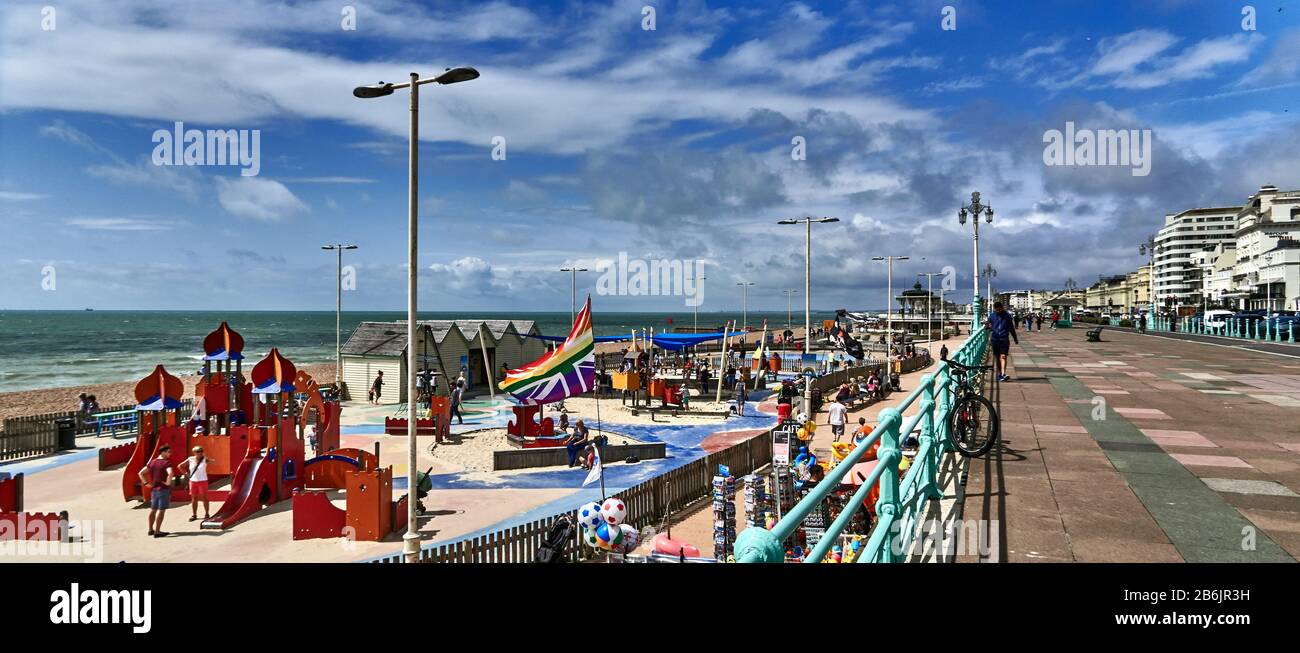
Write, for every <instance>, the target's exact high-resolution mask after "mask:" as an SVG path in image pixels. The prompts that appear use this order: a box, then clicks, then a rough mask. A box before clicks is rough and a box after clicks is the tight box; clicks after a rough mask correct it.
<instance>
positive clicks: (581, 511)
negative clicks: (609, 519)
mask: <svg viewBox="0 0 1300 653" xmlns="http://www.w3.org/2000/svg"><path fill="white" fill-rule="evenodd" d="M578 523H579V524H582V527H583V528H584V529H593V528H596V527H597V526H600V525H601V524H603V523H605V518H604V517H603V516H602V515H601V514H600V504H599V503H596V502H595V501H592V502H591V503H584V504H582V507H581V508H578Z"/></svg>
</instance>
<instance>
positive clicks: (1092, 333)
mask: <svg viewBox="0 0 1300 653" xmlns="http://www.w3.org/2000/svg"><path fill="white" fill-rule="evenodd" d="M1104 328H1106V327H1100V326H1099V327H1097V328H1095V329H1091V330H1089V331H1088V333H1087V334H1086V335H1087V336H1088V342H1101V330H1102V329H1104Z"/></svg>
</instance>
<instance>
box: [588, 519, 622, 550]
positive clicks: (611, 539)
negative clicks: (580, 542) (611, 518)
mask: <svg viewBox="0 0 1300 653" xmlns="http://www.w3.org/2000/svg"><path fill="white" fill-rule="evenodd" d="M595 533H596V541H597V542H598V544H597V545H596V546H598V547H600V548H602V549H610V548H613V547H614V546H617V545H618V544H619V543H620V542H622V541H623V530H622V529H621V528H619V527H618V526H616V525H614V524H601V525H600V526H598V527H596V531H595Z"/></svg>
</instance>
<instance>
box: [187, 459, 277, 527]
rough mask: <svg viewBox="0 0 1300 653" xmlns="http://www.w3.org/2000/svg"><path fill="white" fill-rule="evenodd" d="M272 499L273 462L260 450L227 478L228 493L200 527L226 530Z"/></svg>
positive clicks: (273, 483) (273, 498) (273, 496)
mask: <svg viewBox="0 0 1300 653" xmlns="http://www.w3.org/2000/svg"><path fill="white" fill-rule="evenodd" d="M274 501H275V465H273V464H271V463H269V462H267V460H266V458H265V457H264V456H263V455H262V454H261V453H253V454H250V455H248V456H245V457H244V460H243V461H242V462H240V463H239V468H238V469H236V470H235V475H234V477H232V478H231V480H230V495H229V496H227V497H226V501H225V503H223V504H221V509H220V510H218V511H217V514H215V515H213V516H212V518H211V519H205V520H203V524H202V525H201V527H202V528H205V529H206V528H219V529H226V528H230V527H231V526H234V525H235V523H236V522H239V521H240V520H242V519H244V518H245V517H248V516H249V515H252V514H253V513H255V512H257V511H259V510H261V509H262V508H263V507H264V506H265V505H267V504H270V503H272V502H274Z"/></svg>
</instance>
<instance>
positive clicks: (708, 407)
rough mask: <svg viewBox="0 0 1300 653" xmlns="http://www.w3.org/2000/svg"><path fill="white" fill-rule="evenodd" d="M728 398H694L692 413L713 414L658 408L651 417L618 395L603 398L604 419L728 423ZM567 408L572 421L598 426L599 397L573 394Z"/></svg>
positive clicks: (690, 423) (637, 421)
mask: <svg viewBox="0 0 1300 653" xmlns="http://www.w3.org/2000/svg"><path fill="white" fill-rule="evenodd" d="M722 396H723V398H724V400H723V401H722V402H720V403H719V402H713V401H700V400H699V399H697V398H695V397H692V399H691V408H690V412H706V413H713V414H711V415H699V414H696V415H691V414H682V415H680V416H678V417H673V416H672V413H671V412H670V411H669V410H661V411H657V413H656V414H655V415H654V417H653V418H651V415H650V411H649V410H647V409H645V408H644V407H643V408H640V409H638V413H639V414H637V415H633V414H632V407H631V406H630V405H628V406H624V405H623V402H622V401H621V400H619V399H618V398H617V397H615V398H613V399H601V400H600V418H601V420H603V421H604V422H608V423H611V424H667V425H692V424H723V423H725V422H726V418H725V417H721V416H720V415H718V413H724V412H727V411H729V410H730V409H731V407H730V406H729V405H728V404H727V402H726V398H727V397H728V396H729V393H726V392H724V393H722ZM659 403H660V402H658V401H655V402H653V405H655V406H658V405H659ZM755 405H756V404H755V403H751V404H749V405H748V406H746V408H745V410H746V412H747V413H748V412H750V411H753V410H754V406H755ZM564 407H565V408H566V409H567V410H568V411H569V422H570V423H572V422H574V421H576V420H577V419H578V418H579V417H581V418H582V419H583V420H585V421H586V422H587V426H590V427H591V428H592V429H593V430H594V429H595V428H596V400H595V399H589V398H587V397H570V398H568V399H565V400H564ZM547 414H548V415H551V416H554V414H555V413H554V412H552V411H548V412H547Z"/></svg>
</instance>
